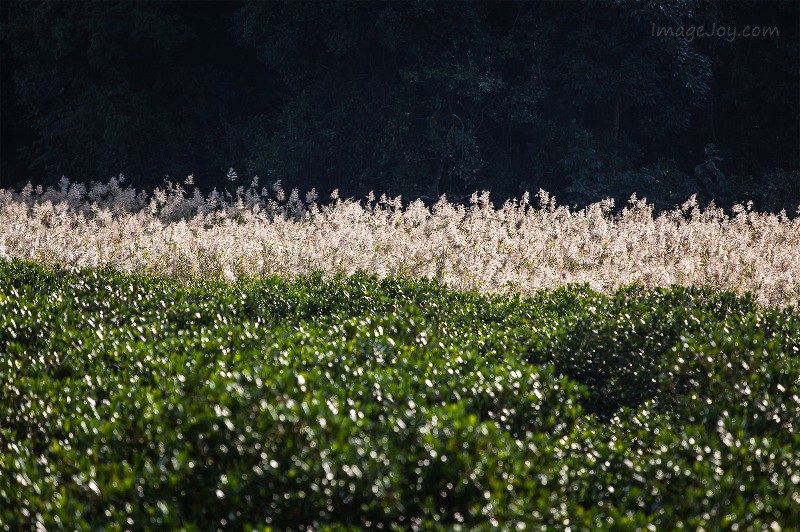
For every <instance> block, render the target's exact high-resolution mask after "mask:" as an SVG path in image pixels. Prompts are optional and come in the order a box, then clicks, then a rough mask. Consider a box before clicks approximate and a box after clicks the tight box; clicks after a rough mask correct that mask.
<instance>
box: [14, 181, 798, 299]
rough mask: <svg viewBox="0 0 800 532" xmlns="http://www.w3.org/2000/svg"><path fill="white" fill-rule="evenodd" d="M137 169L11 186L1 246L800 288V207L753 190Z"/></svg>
mask: <svg viewBox="0 0 800 532" xmlns="http://www.w3.org/2000/svg"><path fill="white" fill-rule="evenodd" d="M229 175H234V176H235V174H234V173H233V172H231V174H229ZM123 182H124V178H123V177H122V176H120V177H119V178H112V179H111V180H110V182H109V183H107V184H99V183H97V184H93V186H92V187H91V189H90V190H88V191H87V189H86V187H85V186H84V185H81V184H71V183H69V182H68V181H67V180H66V179H62V181H61V186H60V189H59V190H54V189H48V190H46V191H43V190H42V189H41V188H37V189H36V190H33V188H32V187H31V186H30V185H29V186H27V187H26V188H25V189H24V190H22V192H21V193H19V194H16V193H13V192H11V191H8V190H2V191H0V258H3V257H4V258H19V259H23V260H30V261H35V262H37V263H39V264H43V265H55V264H59V265H61V266H63V267H68V268H80V267H88V268H94V269H97V268H102V267H104V266H111V267H113V268H115V269H118V270H119V271H122V272H126V273H131V274H146V275H157V276H168V277H171V278H175V279H178V280H181V281H191V280H193V279H209V278H212V279H221V280H226V281H230V282H233V281H235V280H236V279H238V278H242V277H246V278H258V277H265V276H271V275H279V276H283V277H288V278H293V277H297V276H303V275H307V274H309V273H311V272H313V271H322V272H324V273H325V274H326V275H330V274H333V273H336V272H344V273H346V274H351V273H353V272H356V271H359V270H360V271H364V272H366V273H369V274H376V275H377V276H378V277H379V278H385V277H407V278H422V277H427V278H432V279H436V280H438V281H442V282H443V283H445V284H446V285H447V286H449V287H451V288H453V289H456V290H462V291H476V292H479V293H487V294H497V293H509V292H520V293H521V294H531V293H533V292H535V291H536V290H539V289H542V288H545V289H553V288H556V287H559V286H565V285H567V284H583V283H588V285H589V286H590V287H591V288H592V289H593V290H596V291H598V292H600V293H610V292H612V291H613V290H615V289H617V288H619V287H623V286H627V285H630V284H631V283H639V284H641V285H643V286H644V287H646V288H653V287H669V286H671V285H680V286H696V287H701V288H710V289H713V290H718V291H733V292H735V293H737V294H742V293H744V292H751V293H752V294H753V295H754V296H755V297H756V300H757V301H758V302H759V304H762V305H768V306H775V305H778V306H786V305H790V304H793V305H797V304H798V302H800V218H798V217H795V218H794V219H790V217H788V216H787V215H786V214H785V213H783V212H782V213H780V214H766V213H759V212H754V211H752V210H751V209H750V208H749V206H747V205H737V206H735V207H734V208H733V210H732V213H730V216H729V215H727V214H725V213H724V212H723V210H722V209H720V208H717V207H715V206H713V205H710V206H708V207H707V208H700V207H699V206H698V205H697V203H696V201H695V199H694V197H692V198H689V199H688V200H687V201H686V202H685V203H684V204H683V205H681V206H677V207H675V208H674V209H673V210H671V211H669V212H662V213H660V214H658V215H654V213H653V208H652V206H650V205H648V204H647V202H646V200H645V199H644V198H643V199H637V198H636V197H635V195H634V196H633V197H632V198H631V199H630V203H629V205H627V206H625V207H624V208H623V209H621V210H618V212H616V213H614V212H613V208H614V204H613V202H612V201H611V200H606V201H603V202H600V203H596V204H593V205H590V206H589V207H587V208H585V209H582V210H570V209H569V208H568V207H566V206H559V205H558V204H557V202H556V199H555V198H552V197H550V196H549V195H548V194H547V193H546V192H544V191H539V193H538V194H537V195H536V197H535V198H533V200H534V202H535V205H531V204H530V202H531V200H532V199H531V198H529V196H528V195H527V193H526V194H525V195H524V196H523V197H522V198H521V199H520V200H516V201H509V202H506V203H505V204H504V205H502V206H501V207H499V208H498V207H495V206H494V205H493V204H492V202H491V201H490V198H489V194H488V193H487V192H484V193H483V194H480V195H478V194H473V196H472V198H471V199H470V201H469V205H460V204H453V203H449V202H448V201H447V198H445V197H444V196H443V197H442V198H441V199H440V200H439V201H438V202H437V203H436V204H435V205H433V206H432V207H431V208H428V207H426V206H425V205H424V204H423V203H422V202H421V201H419V200H417V201H414V202H411V203H409V204H406V205H404V204H403V202H402V199H401V198H400V197H397V198H393V199H392V198H387V197H385V196H381V197H380V199H377V200H376V199H375V198H374V196H373V195H372V194H370V196H369V197H368V198H365V201H354V200H352V199H346V200H342V199H340V198H338V196H337V194H336V193H335V192H334V194H333V195H332V197H331V201H330V202H329V203H328V204H327V205H324V206H321V205H319V204H318V203H317V200H318V198H317V197H316V193H315V192H314V191H311V192H309V193H308V194H306V197H305V201H303V199H301V198H300V196H299V194H298V192H297V190H293V191H292V192H291V193H290V194H289V195H288V197H286V194H285V193H284V191H283V190H281V188H280V182H278V183H276V184H275V185H273V186H272V187H271V188H270V189H269V190H268V189H267V188H265V187H262V188H261V190H258V183H257V180H254V181H253V182H252V183H251V185H250V186H249V187H248V188H247V189H246V190H245V189H244V187H238V188H237V189H236V190H235V191H234V192H233V194H231V193H217V192H216V190H215V191H214V192H212V193H211V194H209V195H208V196H204V195H203V194H202V193H200V192H199V191H198V190H197V189H195V190H194V192H193V193H192V194H189V193H188V192H187V191H186V190H184V188H183V186H181V185H173V184H171V183H168V184H167V186H166V189H165V190H164V189H160V188H158V189H156V190H155V191H153V192H152V194H147V193H145V192H138V193H137V191H135V190H133V189H131V188H123V187H122V185H123ZM191 183H192V180H191V178H189V179H187V180H186V182H185V183H184V185H186V186H187V187H188V186H190V185H191ZM231 184H232V185H233V184H235V183H234V181H233V180H232V181H231Z"/></svg>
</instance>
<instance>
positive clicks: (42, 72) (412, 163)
mask: <svg viewBox="0 0 800 532" xmlns="http://www.w3.org/2000/svg"><path fill="white" fill-rule="evenodd" d="M0 6H1V8H2V15H1V23H2V27H1V28H2V90H1V91H0V97H1V99H2V110H1V113H2V114H1V117H2V122H1V123H0V128H1V131H0V132H1V133H2V139H1V140H2V147H1V148H2V153H1V156H2V159H1V161H2V168H0V171H1V173H0V186H2V187H3V188H16V189H20V188H21V187H22V186H24V185H25V183H27V182H29V181H30V182H31V183H33V185H34V186H36V185H43V186H45V187H47V186H56V185H57V183H58V181H59V179H60V178H61V176H66V177H67V178H68V179H69V180H70V181H73V182H85V183H89V182H92V181H102V182H106V181H108V180H109V179H110V178H111V177H112V176H117V175H119V174H123V175H124V176H125V177H126V184H128V185H131V186H133V187H135V188H136V189H137V190H138V189H145V190H150V189H152V188H154V187H156V186H163V185H164V183H165V181H166V180H169V181H171V182H183V181H184V180H185V179H186V177H187V176H189V175H193V176H194V183H195V185H196V186H198V187H199V188H200V189H201V191H204V192H207V191H210V190H211V189H212V188H215V187H223V186H225V185H226V184H229V182H228V178H227V177H226V175H227V174H228V171H229V169H231V168H233V169H234V171H235V172H236V173H237V174H238V176H239V182H238V183H237V185H239V184H241V185H244V186H247V185H248V184H249V183H250V182H251V180H252V179H253V178H254V177H255V176H258V180H259V186H262V185H266V186H270V185H271V184H273V183H275V182H276V181H278V180H280V181H281V184H282V186H283V188H284V189H287V190H288V189H291V188H295V187H296V188H298V189H299V190H300V191H301V193H303V192H305V191H308V190H310V189H311V188H316V190H317V191H318V192H319V193H320V196H321V197H323V198H325V197H327V196H328V195H329V194H330V192H331V191H332V190H334V189H339V191H340V192H339V194H340V195H341V196H343V197H355V198H359V197H364V196H365V195H366V194H367V193H368V192H369V191H375V193H376V194H378V195H379V194H381V193H386V194H387V195H391V196H396V195H402V196H403V198H404V199H405V200H409V199H414V198H417V197H423V198H438V197H439V196H440V195H441V194H447V197H448V198H449V199H451V200H458V199H459V198H462V197H464V196H465V195H469V194H471V192H473V191H476V190H477V191H480V190H487V191H490V192H491V194H492V197H493V199H495V200H496V201H502V200H503V199H507V198H513V197H519V196H521V195H522V193H523V192H525V191H531V193H533V192H535V191H537V190H538V189H540V188H542V189H545V190H547V191H549V192H551V193H553V194H555V195H556V196H558V198H559V201H560V202H564V203H569V204H575V205H585V204H587V203H589V202H594V201H598V200H600V199H602V198H605V197H612V198H614V199H615V200H617V202H618V203H617V204H618V205H620V204H624V203H625V202H626V200H627V198H628V197H629V196H630V195H631V193H633V192H636V193H637V195H638V196H639V197H640V198H641V197H647V198H648V201H650V202H651V203H654V204H655V205H656V207H657V208H667V207H671V206H673V205H675V204H677V203H680V202H682V201H684V200H685V199H686V198H687V197H688V196H690V195H691V194H695V193H696V194H697V195H698V198H699V200H700V201H701V202H708V201H711V200H714V201H715V202H716V203H717V204H719V205H730V204H732V203H734V202H742V201H748V200H752V201H753V202H754V206H755V207H756V208H758V209H762V210H771V211H775V212H777V211H779V210H781V209H786V210H787V211H788V212H789V213H790V214H792V215H793V214H794V213H795V211H796V210H797V206H798V204H800V105H799V103H800V82H799V81H798V71H799V70H800V47H799V46H798V43H799V39H798V33H799V30H800V4H798V3H796V2H791V1H785V2H708V1H692V0H685V1H674V2H662V1H656V0H646V1H641V2H632V1H621V0H620V1H609V2H588V1H587V2H552V1H541V2H435V1H414V2H135V1H120V2H76V1H49V2H45V1H28V0H26V1H6V0H3V1H2V3H0Z"/></svg>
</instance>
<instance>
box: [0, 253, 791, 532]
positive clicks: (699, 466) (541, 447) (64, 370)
mask: <svg viewBox="0 0 800 532" xmlns="http://www.w3.org/2000/svg"><path fill="white" fill-rule="evenodd" d="M799 349H800V320H798V316H797V314H796V312H795V311H794V309H793V308H791V307H790V308H786V309H783V310H770V309H763V308H760V307H758V306H756V305H755V303H754V301H753V299H752V298H750V297H737V296H734V295H731V294H716V293H713V292H710V291H706V290H698V289H692V288H680V287H673V288H672V289H670V290H664V289H662V290H655V291H647V290H644V289H643V288H642V287H640V286H636V285H634V286H631V287H628V288H626V289H623V290H620V291H618V292H616V293H614V294H612V295H611V296H603V295H600V294H597V293H594V292H592V291H591V290H589V289H588V287H586V286H570V287H568V288H563V289H559V290H556V291H553V292H539V293H537V294H535V295H534V296H533V297H521V296H510V297H509V296H505V297H501V296H493V297H488V296H479V295H477V294H473V293H458V292H454V291H450V290H447V289H445V288H444V287H443V286H441V285H439V284H437V283H435V282H433V281H427V280H423V281H408V280H403V281H401V280H397V279H384V280H382V281H381V280H378V279H377V277H373V276H368V275H364V274H357V275H353V276H350V277H344V276H340V277H339V278H336V279H331V280H324V279H323V277H322V276H321V275H312V276H309V277H305V278H300V279H297V280H294V281H286V280H282V279H279V278H269V279H263V280H254V279H253V280H248V281H243V282H240V283H238V284H236V285H230V284H225V283H221V282H219V283H218V282H198V283H196V284H194V285H191V286H183V285H180V284H178V283H177V282H175V281H171V280H168V279H150V278H145V277H130V276H125V275H122V274H120V273H118V272H115V271H113V270H110V269H107V270H103V271H100V272H97V271H91V270H82V271H79V272H66V271H63V270H59V269H58V268H56V269H46V268H43V267H41V266H37V265H34V264H32V263H25V262H20V261H12V262H8V261H3V262H0V471H2V475H0V525H2V526H0V529H4V530H19V529H35V528H36V526H37V523H40V525H41V526H44V527H45V528H46V529H48V530H49V529H75V530H94V529H106V530H129V529H138V530H142V529H178V528H184V529H188V530H208V529H222V530H249V529H258V530H265V529H270V528H274V529H276V530H303V529H315V530H354V529H364V528H368V529H372V528H383V529H398V530H439V529H440V530H452V529H463V530H475V529H487V530H488V529H513V528H515V527H519V528H520V529H522V528H525V527H528V528H542V527H545V528H565V527H567V526H569V527H572V528H575V529H613V530H619V529H644V528H647V527H650V528H656V529H659V530H662V529H664V530H666V529H677V528H681V527H685V528H699V527H704V528H712V529H714V528H726V527H729V526H731V525H733V524H737V525H738V526H739V527H740V528H741V529H753V530H755V529H769V528H770V527H772V528H773V529H775V528H776V527H780V526H784V527H785V526H787V525H788V524H789V523H794V522H800V453H798V452H797V450H798V449H800V436H798V434H800V389H799V388H800V385H799V384H798V383H800V356H799V353H798V350H799Z"/></svg>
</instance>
